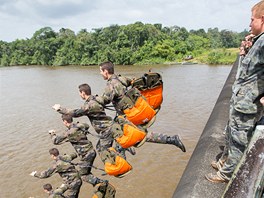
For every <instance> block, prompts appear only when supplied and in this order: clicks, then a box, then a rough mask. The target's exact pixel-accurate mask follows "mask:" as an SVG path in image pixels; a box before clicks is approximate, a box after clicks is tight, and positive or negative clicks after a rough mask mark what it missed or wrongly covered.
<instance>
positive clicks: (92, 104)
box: [53, 84, 113, 153]
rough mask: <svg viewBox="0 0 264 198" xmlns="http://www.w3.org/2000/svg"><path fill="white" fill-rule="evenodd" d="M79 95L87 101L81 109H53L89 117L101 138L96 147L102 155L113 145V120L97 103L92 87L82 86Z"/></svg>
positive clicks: (58, 106) (57, 107)
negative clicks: (92, 93)
mask: <svg viewBox="0 0 264 198" xmlns="http://www.w3.org/2000/svg"><path fill="white" fill-rule="evenodd" d="M79 94H80V97H81V98H82V99H83V100H85V102H84V105H83V106H82V107H81V108H79V109H74V110H71V109H67V108H64V107H61V106H60V105H59V104H55V105H54V106H53V109H55V110H56V111H57V112H59V113H60V114H63V115H70V116H72V117H81V116H87V117H88V118H89V120H90V122H91V125H92V126H93V128H94V129H95V131H96V133H97V134H98V135H99V137H100V139H99V140H98V142H97V145H96V149H97V151H98V152H99V153H100V152H102V151H103V150H105V149H106V148H109V147H111V146H112V144H113V137H112V134H111V126H112V124H113V121H112V118H111V117H109V116H107V115H106V113H105V110H104V107H103V106H102V105H101V104H99V103H98V102H97V100H96V98H95V96H93V95H91V87H90V86H89V85H88V84H81V85H80V86H79Z"/></svg>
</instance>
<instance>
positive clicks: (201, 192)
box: [173, 59, 238, 198]
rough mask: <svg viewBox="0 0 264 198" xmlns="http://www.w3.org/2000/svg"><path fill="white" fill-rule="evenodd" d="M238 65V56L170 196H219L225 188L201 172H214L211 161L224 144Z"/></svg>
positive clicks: (179, 197)
mask: <svg viewBox="0 0 264 198" xmlns="http://www.w3.org/2000/svg"><path fill="white" fill-rule="evenodd" d="M237 65H238V59H237V61H236V62H235V63H234V65H233V67H232V69H231V71H230V74H229V76H228V78H227V80H226V82H225V85H224V87H223V89H222V91H221V93H220V95H219V97H218V100H217V102H216V104H215V106H214V108H213V111H212V113H211V115H210V117H209V120H208V121H207V124H206V125H205V128H204V130H203V133H202V135H201V137H200V139H199V141H198V143H197V145H196V148H195V150H194V152H193V154H192V156H191V158H190V160H189V162H188V165H187V166H186V168H185V171H184V173H183V175H182V177H181V180H180V182H179V184H178V186H177V188H176V190H175V192H174V194H173V198H207V197H208V198H209V197H210V198H211V197H213V198H218V197H221V195H222V193H223V192H224V189H225V186H226V184H214V183H211V182H209V181H207V180H206V179H205V177H204V175H206V174H208V173H215V170H214V169H213V168H212V167H211V165H210V163H211V161H212V160H215V159H216V156H217V155H218V154H220V153H221V146H223V145H224V135H223V131H224V128H225V125H226V123H227V120H228V112H229V101H230V97H231V93H232V92H231V88H232V85H233V82H234V79H235V75H236V70H237ZM194 127H195V126H194Z"/></svg>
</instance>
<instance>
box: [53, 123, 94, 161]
mask: <svg viewBox="0 0 264 198" xmlns="http://www.w3.org/2000/svg"><path fill="white" fill-rule="evenodd" d="M88 129H89V125H88V124H86V123H72V124H71V125H70V126H69V128H68V129H67V130H66V131H65V132H64V133H63V134H62V135H57V134H54V135H52V136H51V140H52V142H53V144H61V143H63V142H65V140H66V141H69V142H70V143H71V144H72V146H73V147H74V149H75V151H76V152H77V153H78V155H79V156H84V155H86V154H87V152H89V151H90V150H93V145H92V142H91V141H89V140H88V138H87V136H86V135H87V133H88Z"/></svg>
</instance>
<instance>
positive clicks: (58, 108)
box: [52, 104, 61, 111]
mask: <svg viewBox="0 0 264 198" xmlns="http://www.w3.org/2000/svg"><path fill="white" fill-rule="evenodd" d="M52 108H53V109H54V110H55V111H58V110H60V108H61V106H60V104H55V105H53V106H52Z"/></svg>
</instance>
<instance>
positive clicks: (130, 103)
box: [116, 87, 156, 125]
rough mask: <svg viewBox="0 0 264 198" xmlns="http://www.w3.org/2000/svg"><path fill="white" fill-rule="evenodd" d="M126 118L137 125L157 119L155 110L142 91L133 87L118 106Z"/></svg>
mask: <svg viewBox="0 0 264 198" xmlns="http://www.w3.org/2000/svg"><path fill="white" fill-rule="evenodd" d="M116 107H117V108H118V109H120V110H121V111H122V112H123V113H124V114H125V115H126V118H127V119H128V120H129V121H130V122H132V123H133V124H135V125H141V124H146V123H148V122H149V121H150V120H152V119H153V118H154V117H155V114H156V112H155V110H154V109H153V108H152V107H151V106H150V105H149V103H148V102H147V101H146V99H145V98H144V97H143V96H142V95H141V93H140V91H139V90H138V89H137V88H135V87H132V88H131V89H129V90H128V91H127V92H126V93H125V95H124V96H123V98H122V99H121V100H120V101H119V102H118V103H117V104H116Z"/></svg>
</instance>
